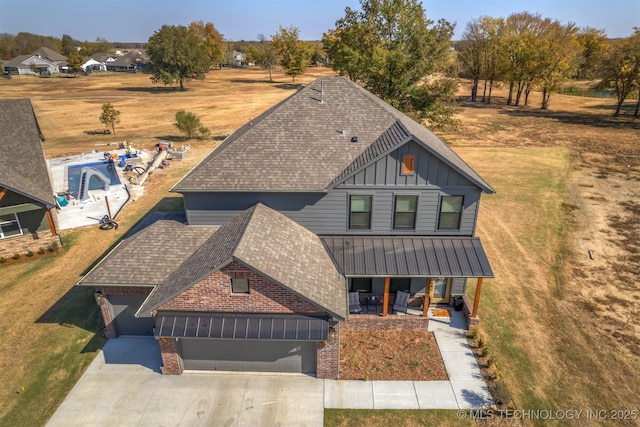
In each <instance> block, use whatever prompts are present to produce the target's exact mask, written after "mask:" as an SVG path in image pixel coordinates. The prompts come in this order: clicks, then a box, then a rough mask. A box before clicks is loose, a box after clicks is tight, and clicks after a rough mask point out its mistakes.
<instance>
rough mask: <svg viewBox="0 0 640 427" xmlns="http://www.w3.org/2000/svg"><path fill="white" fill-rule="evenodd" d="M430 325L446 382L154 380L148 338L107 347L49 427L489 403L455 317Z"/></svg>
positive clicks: (303, 416) (218, 422)
mask: <svg viewBox="0 0 640 427" xmlns="http://www.w3.org/2000/svg"><path fill="white" fill-rule="evenodd" d="M451 314H452V317H451V318H450V319H449V318H436V319H432V320H431V321H430V323H429V329H430V330H433V332H434V334H435V336H436V340H437V342H438V346H439V347H440V351H441V353H442V358H443V360H444V364H445V367H446V369H447V373H448V375H449V379H450V380H449V381H342V380H340V381H336V380H318V379H316V378H312V377H309V376H306V375H302V374H257V373H222V372H198V373H195V372H189V373H185V374H183V375H176V376H173V375H164V376H163V375H161V374H160V364H161V360H160V351H159V348H158V343H157V342H156V341H155V339H154V338H153V337H120V338H117V339H111V340H109V341H108V342H107V343H106V344H105V346H104V348H103V349H102V351H100V352H99V353H98V355H97V356H96V358H95V360H94V361H93V362H92V363H91V365H90V366H89V368H87V370H86V372H85V373H84V375H83V376H82V377H81V378H80V380H79V381H78V383H77V384H76V385H75V387H74V388H73V389H72V390H71V392H70V393H69V395H68V396H67V398H66V399H65V400H64V402H63V403H62V405H60V407H59V408H58V410H57V411H56V413H55V414H54V415H53V417H52V418H51V419H50V420H49V423H48V424H47V426H48V427H58V426H60V427H62V426H64V427H73V426H78V427H80V426H87V425H91V426H96V427H97V426H105V427H106V426H114V425H117V426H122V427H126V426H158V425H189V426H250V425H256V426H261V425H278V426H301V425H304V426H318V427H320V426H322V425H323V420H324V408H350V409H469V408H484V407H487V406H490V405H492V404H493V401H492V400H491V396H490V395H489V391H488V389H487V386H486V384H485V382H484V380H483V379H482V377H481V375H480V369H479V368H478V365H477V363H476V361H475V358H474V357H473V354H472V353H471V349H470V348H469V345H468V344H467V340H466V338H465V336H464V328H465V326H466V325H465V320H464V316H463V315H462V313H461V312H454V311H452V312H451Z"/></svg>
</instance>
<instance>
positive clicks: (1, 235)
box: [0, 213, 24, 239]
mask: <svg viewBox="0 0 640 427" xmlns="http://www.w3.org/2000/svg"><path fill="white" fill-rule="evenodd" d="M13 217H14V218H15V220H14V221H0V239H10V238H12V237H18V236H22V235H24V231H23V230H22V225H21V224H20V219H18V214H15V213H14V214H13ZM14 222H15V223H16V224H18V228H19V229H20V234H17V235H15V236H5V235H4V232H3V231H2V225H3V224H11V223H14Z"/></svg>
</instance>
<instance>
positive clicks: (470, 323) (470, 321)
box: [462, 295, 480, 329]
mask: <svg viewBox="0 0 640 427" xmlns="http://www.w3.org/2000/svg"><path fill="white" fill-rule="evenodd" d="M462 302H463V303H464V304H463V306H462V312H463V313H464V317H465V319H467V329H471V328H473V327H475V326H478V325H479V324H480V316H478V315H476V317H471V313H472V312H473V311H472V310H473V304H472V303H471V300H470V299H469V297H468V296H466V295H462Z"/></svg>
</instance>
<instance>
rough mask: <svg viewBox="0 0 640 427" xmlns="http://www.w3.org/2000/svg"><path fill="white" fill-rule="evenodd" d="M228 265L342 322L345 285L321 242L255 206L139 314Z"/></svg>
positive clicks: (180, 269) (181, 270) (186, 263)
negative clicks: (243, 267)
mask: <svg viewBox="0 0 640 427" xmlns="http://www.w3.org/2000/svg"><path fill="white" fill-rule="evenodd" d="M233 260H235V261H238V262H240V263H242V264H244V265H246V266H247V267H249V268H251V269H253V270H255V271H257V272H258V273H259V274H261V275H263V276H265V277H267V278H268V279H270V280H272V281H274V282H276V283H278V284H280V285H282V286H284V287H286V288H288V289H289V290H291V291H292V292H294V293H295V294H297V295H299V296H300V297H302V298H304V299H305V300H307V301H309V302H311V303H312V304H315V305H317V306H319V307H320V308H322V309H323V310H325V311H327V312H329V313H331V314H332V315H334V316H337V317H339V318H345V317H346V314H347V313H346V301H347V299H346V290H345V286H344V279H343V278H342V276H341V275H340V273H338V271H337V270H336V267H335V265H334V264H333V261H332V260H331V258H330V257H329V254H327V252H326V250H325V248H324V246H323V245H322V242H321V241H320V238H319V237H318V236H316V235H315V234H313V233H312V232H311V231H309V230H307V229H306V228H304V227H302V226H301V225H299V224H297V223H295V222H294V221H292V220H290V219H289V218H287V217H285V216H284V215H282V214H281V213H279V212H276V211H274V210H273V209H271V208H268V207H266V206H264V205H262V204H260V203H258V204H256V205H254V206H253V207H251V208H250V209H247V210H246V211H243V212H241V213H240V214H238V215H236V216H235V217H233V218H232V219H231V220H229V221H228V222H226V223H225V224H223V225H222V226H221V227H220V229H218V231H217V232H216V233H214V234H213V235H212V236H211V237H210V238H209V239H208V240H207V241H206V242H204V244H202V246H200V248H198V250H196V251H195V252H194V253H193V255H191V256H190V257H189V258H188V259H186V261H184V262H183V263H182V265H180V267H178V268H177V269H176V270H175V271H174V272H173V273H171V275H169V276H168V277H167V278H166V280H165V281H164V282H163V283H162V284H161V285H159V286H158V287H157V288H156V289H154V291H153V292H152V293H151V294H150V295H149V298H148V299H147V300H146V301H145V303H144V304H143V305H142V307H141V308H140V310H138V313H142V312H147V311H152V310H154V309H156V308H158V307H159V306H161V305H162V304H164V303H165V302H167V301H169V300H171V299H172V298H174V297H175V296H177V295H179V294H180V293H182V292H183V291H185V290H186V289H188V288H190V287H191V286H193V285H195V284H196V283H198V282H200V281H201V280H203V279H204V278H205V277H207V276H209V275H210V274H213V273H214V272H215V271H217V270H219V269H220V268H222V267H224V266H225V265H227V264H228V263H229V262H231V261H233Z"/></svg>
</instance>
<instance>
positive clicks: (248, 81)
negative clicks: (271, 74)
mask: <svg viewBox="0 0 640 427" xmlns="http://www.w3.org/2000/svg"><path fill="white" fill-rule="evenodd" d="M230 82H231V83H249V84H252V83H266V84H276V83H279V82H277V81H275V80H267V79H231V80H230Z"/></svg>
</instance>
